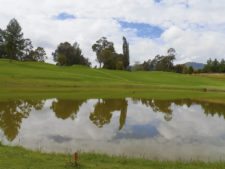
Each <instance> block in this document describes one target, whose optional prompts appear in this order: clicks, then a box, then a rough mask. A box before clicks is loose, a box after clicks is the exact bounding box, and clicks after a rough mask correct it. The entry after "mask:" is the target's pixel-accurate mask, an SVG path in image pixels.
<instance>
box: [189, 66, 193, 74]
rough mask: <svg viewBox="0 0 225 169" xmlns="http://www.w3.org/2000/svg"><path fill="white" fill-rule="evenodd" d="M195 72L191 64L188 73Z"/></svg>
mask: <svg viewBox="0 0 225 169" xmlns="http://www.w3.org/2000/svg"><path fill="white" fill-rule="evenodd" d="M193 72H194V69H193V67H192V66H190V67H189V68H188V73H189V74H193Z"/></svg>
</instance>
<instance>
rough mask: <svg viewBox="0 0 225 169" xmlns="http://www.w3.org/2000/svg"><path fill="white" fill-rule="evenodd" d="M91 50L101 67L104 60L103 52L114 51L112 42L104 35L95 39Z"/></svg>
mask: <svg viewBox="0 0 225 169" xmlns="http://www.w3.org/2000/svg"><path fill="white" fill-rule="evenodd" d="M92 50H93V51H94V52H95V53H96V55H97V61H98V62H99V64H100V68H101V67H102V63H104V62H105V60H106V58H105V56H106V55H105V53H106V52H107V53H109V52H110V53H115V49H114V44H113V42H109V41H108V40H107V38H106V37H102V38H100V39H99V40H97V41H96V43H95V44H94V45H92Z"/></svg>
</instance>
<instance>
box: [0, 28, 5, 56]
mask: <svg viewBox="0 0 225 169" xmlns="http://www.w3.org/2000/svg"><path fill="white" fill-rule="evenodd" d="M4 48H5V47H4V31H3V30H1V29H0V58H3V57H4V55H5V49H4Z"/></svg>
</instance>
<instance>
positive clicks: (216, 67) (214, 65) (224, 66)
mask: <svg viewBox="0 0 225 169" xmlns="http://www.w3.org/2000/svg"><path fill="white" fill-rule="evenodd" d="M203 72H205V73H225V60H224V59H222V60H221V61H218V60H217V59H215V60H212V59H209V60H208V61H207V64H206V65H205V67H204V68H203Z"/></svg>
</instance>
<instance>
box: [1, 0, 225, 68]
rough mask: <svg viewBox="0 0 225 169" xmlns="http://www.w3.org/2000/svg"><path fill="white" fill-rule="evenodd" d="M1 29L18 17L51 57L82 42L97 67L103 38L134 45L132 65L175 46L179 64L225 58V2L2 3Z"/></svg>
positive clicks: (55, 0)
mask: <svg viewBox="0 0 225 169" xmlns="http://www.w3.org/2000/svg"><path fill="white" fill-rule="evenodd" d="M0 4H1V5H0V27H1V28H2V29H5V27H6V25H7V24H8V22H9V20H10V19H12V18H16V19H17V20H18V21H19V22H20V24H21V26H22V27H23V32H24V35H25V37H26V38H30V39H31V40H32V41H33V44H34V46H42V47H44V48H45V49H46V51H47V53H48V62H53V61H52V56H51V53H52V52H53V51H54V50H55V48H56V47H57V45H58V44H59V43H60V42H64V41H68V42H71V43H73V42H75V41H77V42H78V43H79V44H80V46H81V48H82V49H83V53H84V55H85V57H88V58H89V59H90V60H91V61H92V62H93V64H95V54H94V53H93V52H92V50H91V45H92V44H93V43H94V42H95V41H96V40H98V39H99V38H100V37H102V36H106V37H108V39H109V40H110V41H113V42H114V43H115V47H116V50H117V51H118V52H121V51H122V49H121V46H122V36H126V37H127V39H128V41H129V43H130V52H131V62H132V63H134V62H136V61H141V62H142V61H144V60H147V59H150V58H153V57H154V56H155V55H156V54H164V53H165V52H166V50H167V49H168V48H170V47H173V48H175V49H176V51H177V61H176V62H177V63H180V62H187V61H197V62H206V60H207V59H208V58H210V57H211V58H219V59H221V58H225V1H224V0H113V1H112V0H94V1H93V0H0Z"/></svg>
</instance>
